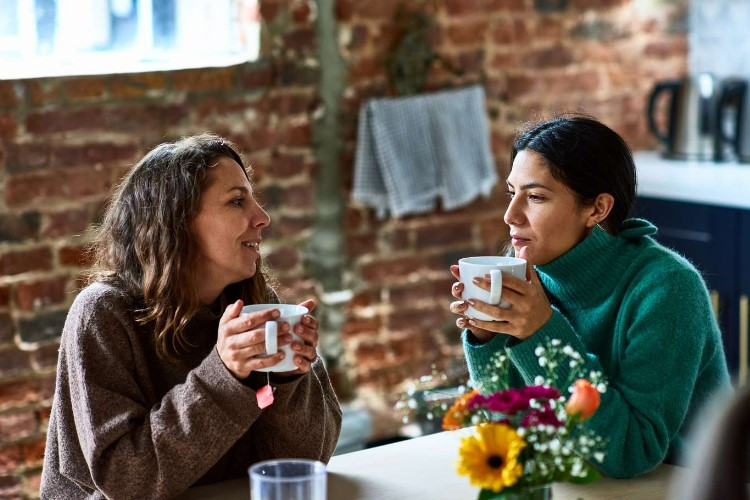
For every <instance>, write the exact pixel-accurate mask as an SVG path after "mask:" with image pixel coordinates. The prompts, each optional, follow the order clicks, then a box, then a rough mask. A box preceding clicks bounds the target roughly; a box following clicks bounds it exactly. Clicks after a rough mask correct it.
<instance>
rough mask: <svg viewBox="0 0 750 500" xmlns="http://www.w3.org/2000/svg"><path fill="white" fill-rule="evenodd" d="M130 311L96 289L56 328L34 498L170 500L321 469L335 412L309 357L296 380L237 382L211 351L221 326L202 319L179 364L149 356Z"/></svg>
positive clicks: (111, 290) (255, 377) (127, 303)
mask: <svg viewBox="0 0 750 500" xmlns="http://www.w3.org/2000/svg"><path fill="white" fill-rule="evenodd" d="M135 307H136V303H135V301H134V300H133V299H132V298H131V297H129V296H128V295H127V294H125V293H124V292H122V291H121V290H119V289H118V288H115V287H113V286H111V285H105V284H102V283H94V284H92V285H90V286H89V287H87V288H86V289H84V290H83V291H82V292H81V293H80V294H79V295H78V297H77V298H76V300H75V302H74V303H73V305H72V307H71V309H70V312H69V313H68V318H67V320H66V322H65V327H64V329H63V334H62V340H61V346H60V358H59V364H58V370H57V386H56V389H55V398H54V402H53V405H52V415H51V417H50V423H49V431H48V435H47V449H46V453H45V457H44V469H43V471H42V485H41V495H42V498H54V499H58V498H65V499H74V498H105V497H107V498H139V499H141V498H169V497H173V496H175V495H177V494H179V493H181V492H183V491H185V490H186V489H187V488H189V487H190V486H193V485H196V484H205V483H211V482H216V481H221V480H224V479H230V478H235V477H240V476H244V475H246V474H247V472H246V471H247V468H248V466H249V465H250V464H252V463H254V462H257V461H260V460H266V459H271V458H281V457H298V458H312V459H317V460H322V461H324V462H327V461H328V460H329V459H330V457H331V455H332V453H333V450H334V448H335V446H336V441H337V439H338V435H339V431H340V430H341V410H340V408H339V405H338V401H337V400H336V396H335V394H334V392H333V389H332V387H331V384H330V381H329V379H328V374H327V373H326V370H325V368H324V366H323V364H322V362H321V360H320V358H318V359H317V360H316V361H315V363H313V366H312V369H311V370H310V372H308V373H307V374H305V375H299V376H294V377H282V376H278V375H276V376H274V375H272V377H271V383H272V385H274V386H275V387H276V391H275V393H274V399H275V401H274V403H273V404H272V405H271V406H269V407H267V408H266V409H264V410H260V409H259V408H258V405H257V402H256V399H255V390H254V389H253V388H252V387H260V386H261V385H263V384H264V383H265V380H266V374H265V373H262V374H261V373H252V374H251V375H250V377H249V378H248V379H247V380H245V381H239V380H237V379H235V378H234V377H233V376H232V374H231V373H230V372H229V371H228V370H227V369H226V367H225V366H224V364H223V363H222V361H221V359H220V358H219V355H218V352H217V351H216V348H215V345H216V337H217V331H218V323H219V317H218V315H216V314H213V313H212V312H211V311H210V310H209V309H208V308H204V309H201V311H200V312H199V314H198V315H197V316H196V317H195V318H194V319H193V320H192V321H191V322H190V324H189V325H188V330H187V332H186V333H187V338H188V339H189V340H190V342H191V343H192V344H194V347H193V348H191V349H190V351H189V353H188V354H187V355H185V356H183V357H182V359H181V361H180V362H179V363H168V362H166V361H163V360H162V359H160V358H159V357H158V356H157V355H156V351H155V349H154V346H153V332H152V331H151V330H150V329H149V328H148V326H145V327H144V326H140V325H138V324H137V323H136V321H135V315H134V309H135Z"/></svg>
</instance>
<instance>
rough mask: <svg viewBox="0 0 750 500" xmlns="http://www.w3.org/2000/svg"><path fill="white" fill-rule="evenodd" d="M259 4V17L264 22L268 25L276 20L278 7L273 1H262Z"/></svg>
mask: <svg viewBox="0 0 750 500" xmlns="http://www.w3.org/2000/svg"><path fill="white" fill-rule="evenodd" d="M259 4H260V16H261V17H262V18H263V20H264V21H266V22H267V23H270V22H271V21H273V20H274V19H275V18H276V15H277V14H278V13H279V5H278V3H276V2H275V1H273V0H264V1H263V2H259Z"/></svg>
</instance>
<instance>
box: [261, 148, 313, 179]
mask: <svg viewBox="0 0 750 500" xmlns="http://www.w3.org/2000/svg"><path fill="white" fill-rule="evenodd" d="M270 171H271V173H272V175H273V177H274V178H277V179H278V178H285V177H294V176H296V175H300V174H303V173H305V172H306V171H307V168H306V165H305V158H304V157H302V156H300V155H286V154H279V155H275V156H274V157H273V158H272V159H271V168H270Z"/></svg>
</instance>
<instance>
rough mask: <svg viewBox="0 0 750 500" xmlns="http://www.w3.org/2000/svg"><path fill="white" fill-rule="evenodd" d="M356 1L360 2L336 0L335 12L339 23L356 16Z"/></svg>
mask: <svg viewBox="0 0 750 500" xmlns="http://www.w3.org/2000/svg"><path fill="white" fill-rule="evenodd" d="M355 1H360V0H336V2H335V7H334V11H335V13H336V19H338V20H339V21H349V20H351V18H352V16H353V15H354V9H355V7H354V4H355Z"/></svg>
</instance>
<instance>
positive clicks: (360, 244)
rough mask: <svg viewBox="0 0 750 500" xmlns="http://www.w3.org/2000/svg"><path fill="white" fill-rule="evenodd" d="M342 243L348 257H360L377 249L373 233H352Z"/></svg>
mask: <svg viewBox="0 0 750 500" xmlns="http://www.w3.org/2000/svg"><path fill="white" fill-rule="evenodd" d="M344 245H345V246H346V254H347V255H348V256H349V257H351V258H357V257H362V256H364V255H369V254H372V253H374V252H376V251H377V238H376V237H375V235H374V234H373V233H367V234H359V235H353V236H349V237H347V238H346V240H345V241H344Z"/></svg>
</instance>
